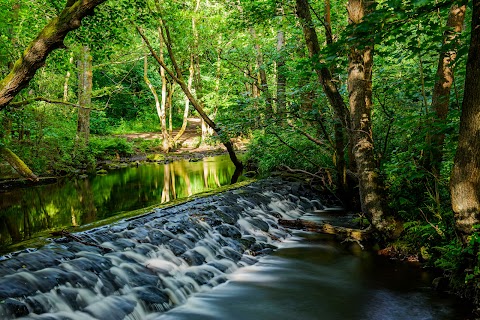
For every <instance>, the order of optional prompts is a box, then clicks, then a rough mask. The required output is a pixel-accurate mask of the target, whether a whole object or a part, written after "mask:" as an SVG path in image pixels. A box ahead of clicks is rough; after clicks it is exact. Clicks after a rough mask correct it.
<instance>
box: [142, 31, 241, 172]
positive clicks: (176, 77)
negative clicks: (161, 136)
mask: <svg viewBox="0 0 480 320" xmlns="http://www.w3.org/2000/svg"><path fill="white" fill-rule="evenodd" d="M137 31H138V33H139V34H140V36H141V37H142V38H143V40H144V41H145V43H146V45H147V47H148V49H149V50H150V53H151V54H152V55H153V57H154V58H155V60H157V62H158V64H159V65H161V66H162V67H163V68H164V69H165V71H166V72H167V73H168V74H169V76H170V77H172V79H173V80H174V81H175V82H176V83H178V85H179V86H180V88H182V91H183V93H185V95H186V96H187V97H188V99H189V100H190V102H191V103H192V105H193V107H194V108H195V110H197V112H198V114H199V115H200V117H202V119H203V120H204V121H205V122H206V123H207V124H208V125H209V126H210V128H212V130H213V131H215V133H216V134H217V135H219V136H220V138H221V141H222V143H223V145H224V146H225V148H226V149H227V152H228V155H229V156H230V160H232V162H233V164H234V165H235V167H236V168H237V169H239V170H241V169H242V168H243V164H242V163H241V162H240V160H238V158H237V155H236V154H235V150H234V148H233V144H232V142H231V141H230V139H229V138H228V137H225V136H222V135H223V132H222V130H221V129H220V128H218V127H217V126H216V124H215V123H214V122H213V121H212V120H211V119H210V118H209V117H208V115H207V114H206V113H205V111H204V110H203V106H202V104H201V102H199V101H198V100H197V99H195V97H194V96H193V94H192V92H191V90H190V89H189V88H188V86H187V84H186V83H185V81H184V80H183V75H182V72H181V70H180V68H179V66H178V64H177V61H176V59H175V55H174V54H173V50H172V47H171V44H170V36H169V33H168V29H166V28H165V31H166V33H167V40H168V41H166V43H165V44H166V46H167V50H168V55H169V57H170V60H171V61H172V64H173V66H174V68H175V72H173V71H172V70H170V69H169V68H168V67H167V65H166V64H165V62H164V61H162V60H161V59H160V57H159V56H158V55H157V54H156V53H155V51H154V50H153V48H152V46H151V45H150V42H149V41H148V39H147V38H146V37H145V35H144V34H143V32H142V30H141V29H140V28H138V27H137ZM164 40H165V38H164Z"/></svg>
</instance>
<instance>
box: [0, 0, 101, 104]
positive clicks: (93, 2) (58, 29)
mask: <svg viewBox="0 0 480 320" xmlns="http://www.w3.org/2000/svg"><path fill="white" fill-rule="evenodd" d="M105 1H106V0H77V1H68V2H67V4H66V6H65V8H64V9H63V10H62V12H60V14H59V15H58V16H57V17H55V18H53V19H52V20H50V22H49V23H48V24H47V25H46V26H45V27H44V28H43V30H42V31H40V33H39V34H38V36H37V37H36V38H35V40H33V41H32V42H31V43H30V45H29V46H28V48H27V49H26V50H25V52H24V53H23V54H22V56H21V57H20V58H19V59H18V60H17V61H16V62H15V64H14V66H13V68H12V71H10V73H9V74H8V75H7V76H6V77H5V78H4V79H3V80H1V81H0V110H2V109H4V108H5V107H6V106H7V105H8V104H9V103H10V102H11V101H12V100H13V98H15V96H16V95H17V94H18V93H19V92H20V91H21V90H22V89H23V88H25V87H26V86H27V85H28V84H29V82H30V80H32V78H33V76H34V75H35V73H36V71H37V70H38V69H39V68H41V67H43V65H44V64H45V60H46V59H47V56H48V55H49V54H50V53H51V52H52V51H53V50H55V49H58V48H64V47H65V45H64V44H63V40H64V39H65V37H66V36H67V34H68V33H69V32H70V31H72V30H75V29H77V28H78V27H80V25H81V22H82V19H83V18H84V17H85V16H87V15H92V14H93V9H94V8H95V7H96V6H98V5H100V4H101V3H103V2H105Z"/></svg>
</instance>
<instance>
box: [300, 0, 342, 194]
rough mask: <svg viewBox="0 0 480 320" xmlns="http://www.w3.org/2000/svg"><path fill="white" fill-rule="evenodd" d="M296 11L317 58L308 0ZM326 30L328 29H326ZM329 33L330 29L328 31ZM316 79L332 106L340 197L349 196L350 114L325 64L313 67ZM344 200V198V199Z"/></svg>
mask: <svg viewBox="0 0 480 320" xmlns="http://www.w3.org/2000/svg"><path fill="white" fill-rule="evenodd" d="M296 13H297V16H298V18H299V19H300V22H301V24H302V29H303V35H304V37H305V42H306V45H307V48H308V52H309V56H310V58H318V56H319V55H320V44H319V42H318V36H317V32H316V30H315V28H314V25H313V21H312V16H311V14H310V6H309V3H308V0H296ZM327 32H328V31H327ZM329 32H330V33H331V30H330V31H329ZM315 72H316V74H317V77H318V81H319V82H320V84H321V85H322V88H323V91H324V93H325V95H326V96H327V99H328V101H329V103H330V106H331V107H332V109H333V111H334V113H335V117H336V120H337V121H338V122H339V123H338V124H336V125H335V167H336V170H337V175H338V182H337V185H338V188H339V190H340V192H341V193H342V197H348V198H349V197H350V195H349V194H350V192H349V191H348V190H349V188H348V183H347V174H346V172H347V165H346V162H345V151H344V150H345V141H346V133H347V135H348V134H349V131H350V127H351V124H350V115H349V114H348V109H347V106H346V105H345V102H344V101H343V98H342V96H341V95H340V92H339V91H338V89H337V86H336V85H335V83H334V82H333V77H332V74H331V72H330V70H329V69H328V68H327V67H326V66H322V67H320V68H319V67H315ZM344 200H345V199H344ZM345 202H347V201H345Z"/></svg>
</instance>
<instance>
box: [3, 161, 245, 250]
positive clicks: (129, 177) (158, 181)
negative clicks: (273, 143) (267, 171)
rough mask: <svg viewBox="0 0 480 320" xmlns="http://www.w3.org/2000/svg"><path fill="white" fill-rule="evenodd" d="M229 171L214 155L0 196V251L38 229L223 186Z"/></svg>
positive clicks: (231, 169) (227, 164)
mask: <svg viewBox="0 0 480 320" xmlns="http://www.w3.org/2000/svg"><path fill="white" fill-rule="evenodd" d="M234 171H235V167H234V166H233V164H232V163H231V162H230V160H229V159H228V156H218V157H211V158H204V159H203V160H201V161H199V162H188V161H176V162H172V163H169V164H165V165H159V164H146V165H141V166H139V167H138V168H137V167H130V168H123V169H118V170H115V171H111V172H109V173H108V174H107V175H104V176H95V177H91V178H87V179H81V180H78V179H75V180H65V181H60V182H58V183H56V184H52V185H46V186H39V187H35V188H29V189H20V190H13V191H11V192H6V193H0V246H1V247H3V249H2V248H0V250H2V251H6V246H8V245H11V244H12V243H17V242H20V241H23V240H26V239H30V238H32V237H34V236H35V234H37V233H39V232H41V231H44V230H48V229H61V228H66V227H70V226H81V225H85V224H88V223H91V222H94V221H98V220H102V219H105V218H109V217H112V216H115V215H117V214H118V213H120V212H123V211H130V210H135V209H140V208H144V207H147V206H150V205H154V204H158V203H166V202H169V201H172V200H174V199H178V198H185V197H189V196H191V195H193V194H197V193H200V192H204V191H206V190H211V189H214V188H217V187H220V186H223V185H227V184H229V183H230V180H231V178H232V175H233V174H234Z"/></svg>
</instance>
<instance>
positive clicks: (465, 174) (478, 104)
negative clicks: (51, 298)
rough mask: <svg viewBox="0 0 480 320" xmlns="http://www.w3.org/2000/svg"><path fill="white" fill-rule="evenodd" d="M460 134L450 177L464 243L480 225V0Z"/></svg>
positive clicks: (475, 9)
mask: <svg viewBox="0 0 480 320" xmlns="http://www.w3.org/2000/svg"><path fill="white" fill-rule="evenodd" d="M466 70H467V72H466V75H465V93H464V97H463V103H462V114H461V116H460V133H459V137H458V147H457V152H456V154H455V161H454V165H453V169H452V175H451V178H450V192H451V196H452V207H453V211H454V212H455V226H456V229H457V230H458V232H459V233H460V235H461V237H462V240H463V242H464V243H467V242H468V236H469V235H471V234H472V232H473V231H474V229H473V228H474V226H475V225H478V224H479V223H480V139H479V138H478V132H479V131H480V0H473V13H472V33H471V39H470V48H469V51H468V59H467V67H466Z"/></svg>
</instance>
